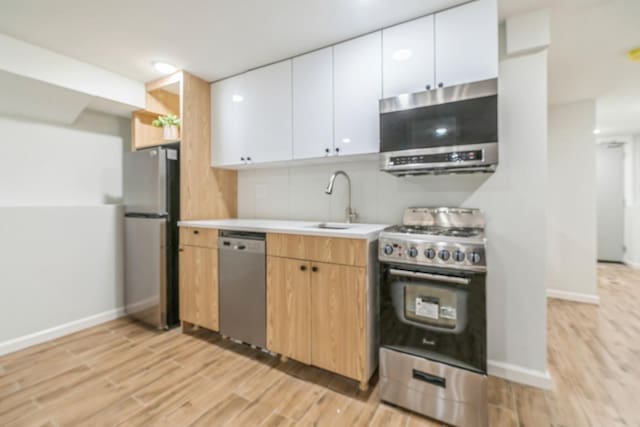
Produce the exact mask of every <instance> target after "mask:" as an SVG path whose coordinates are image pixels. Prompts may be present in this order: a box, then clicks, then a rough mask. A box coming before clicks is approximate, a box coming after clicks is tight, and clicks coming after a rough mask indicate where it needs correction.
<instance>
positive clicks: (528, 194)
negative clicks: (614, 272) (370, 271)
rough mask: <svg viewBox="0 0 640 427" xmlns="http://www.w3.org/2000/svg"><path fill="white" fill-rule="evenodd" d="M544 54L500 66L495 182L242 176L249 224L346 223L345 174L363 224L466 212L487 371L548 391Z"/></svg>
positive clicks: (363, 175) (273, 172)
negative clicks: (473, 221) (485, 270)
mask: <svg viewBox="0 0 640 427" xmlns="http://www.w3.org/2000/svg"><path fill="white" fill-rule="evenodd" d="M546 76H547V52H546V50H542V51H540V52H539V53H536V54H530V55H523V56H519V57H517V58H513V59H504V60H502V61H501V62H500V83H499V103H500V105H499V108H500V113H499V114H500V117H499V123H500V165H499V167H498V170H497V172H496V173H495V174H493V175H459V176H427V177H415V178H395V177H393V176H391V175H388V174H386V173H383V172H379V171H378V163H377V161H376V160H373V161H362V162H357V163H333V164H331V163H328V164H323V165H312V166H300V167H291V168H275V169H259V170H245V171H241V172H240V173H239V183H238V185H239V188H238V205H239V206H238V208H239V216H240V217H242V218H281V219H285V218H290V219H305V220H318V221H324V220H335V221H341V220H343V219H344V208H345V206H346V200H345V199H346V191H345V187H346V186H345V183H344V182H343V181H342V179H343V178H342V177H339V178H338V180H340V182H336V189H335V191H334V194H333V195H332V196H327V195H325V194H324V188H325V186H326V184H327V181H328V179H329V176H330V174H331V172H333V171H334V170H336V169H344V170H346V171H347V172H348V173H349V175H350V176H351V178H352V181H353V206H354V207H355V208H356V210H357V211H358V212H359V213H360V220H361V221H362V222H380V223H389V224H395V223H399V222H401V219H402V211H403V209H404V208H405V207H408V206H414V205H417V206H460V205H461V206H468V207H477V208H481V209H483V210H484V211H485V213H486V217H487V220H488V226H487V237H488V254H487V258H488V263H489V274H488V284H487V286H488V288H487V292H488V294H487V303H488V341H489V342H488V345H489V349H488V352H489V359H490V372H492V373H494V374H496V375H501V376H505V377H508V378H511V379H513V380H516V381H522V382H527V383H529V384H533V385H540V386H548V385H549V377H548V373H547V371H546V297H545V263H546V235H545V233H544V230H545V229H546V215H545V213H546V211H545V206H546V198H545V188H546V171H547V96H546V94H547V80H546Z"/></svg>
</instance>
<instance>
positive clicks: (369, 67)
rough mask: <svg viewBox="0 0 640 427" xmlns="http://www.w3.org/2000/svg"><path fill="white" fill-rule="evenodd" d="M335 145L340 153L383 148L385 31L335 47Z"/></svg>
mask: <svg viewBox="0 0 640 427" xmlns="http://www.w3.org/2000/svg"><path fill="white" fill-rule="evenodd" d="M333 60H334V64H333V76H334V123H335V135H334V145H335V148H334V150H336V151H337V152H338V153H339V154H341V155H342V154H363V153H377V152H379V150H380V120H379V117H378V116H379V113H378V111H379V109H378V101H379V99H380V97H381V95H382V32H380V31H378V32H375V33H372V34H368V35H366V36H363V37H358V38H356V39H353V40H349V41H347V42H344V43H340V44H337V45H335V46H334V50H333Z"/></svg>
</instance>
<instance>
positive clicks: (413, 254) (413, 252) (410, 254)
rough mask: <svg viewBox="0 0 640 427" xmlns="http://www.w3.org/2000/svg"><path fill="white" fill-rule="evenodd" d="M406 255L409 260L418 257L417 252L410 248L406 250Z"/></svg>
mask: <svg viewBox="0 0 640 427" xmlns="http://www.w3.org/2000/svg"><path fill="white" fill-rule="evenodd" d="M407 255H409V256H410V257H411V258H415V257H417V256H418V250H417V249H416V248H414V247H410V248H409V249H407Z"/></svg>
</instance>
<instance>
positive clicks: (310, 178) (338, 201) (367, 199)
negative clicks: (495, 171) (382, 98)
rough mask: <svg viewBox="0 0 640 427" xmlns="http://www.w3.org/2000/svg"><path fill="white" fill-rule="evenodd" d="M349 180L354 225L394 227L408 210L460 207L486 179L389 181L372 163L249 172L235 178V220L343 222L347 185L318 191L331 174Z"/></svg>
mask: <svg viewBox="0 0 640 427" xmlns="http://www.w3.org/2000/svg"><path fill="white" fill-rule="evenodd" d="M337 170H344V171H345V172H347V173H348V174H349V176H350V177H351V183H352V190H351V192H352V204H353V207H354V209H355V210H356V211H357V213H358V214H359V218H358V221H359V222H367V223H388V224H395V223H399V222H400V221H401V220H402V211H403V210H404V208H406V207H408V206H460V205H463V204H464V202H465V201H466V200H467V199H468V198H469V196H470V195H471V194H473V193H474V192H475V191H476V190H477V189H478V188H479V187H480V186H481V185H482V183H483V182H484V181H485V180H486V179H487V177H488V175H484V174H474V175H444V176H419V177H405V178H398V177H394V176H392V175H390V174H388V173H386V172H380V171H379V170H378V161H377V160H364V161H357V162H339V163H338V162H332V163H326V164H313V165H304V166H295V167H285V168H269V169H253V170H243V171H240V173H239V175H238V210H239V217H240V218H268V219H293V220H311V221H316V220H317V221H344V220H345V210H346V207H347V182H346V180H345V178H344V177H342V176H338V177H337V178H336V182H335V186H334V191H333V194H331V195H327V194H325V192H324V190H325V188H326V186H327V184H328V182H329V177H330V176H331V174H332V173H333V172H335V171H337Z"/></svg>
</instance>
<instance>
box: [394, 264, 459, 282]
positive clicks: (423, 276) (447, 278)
mask: <svg viewBox="0 0 640 427" xmlns="http://www.w3.org/2000/svg"><path fill="white" fill-rule="evenodd" d="M389 272H390V273H391V274H393V275H395V276H402V277H410V278H413V279H427V280H434V281H437V282H446V283H455V284H458V285H468V284H469V282H470V280H469V279H467V278H465V277H453V276H444V275H442V274H432V273H422V272H419V271H406V270H398V269H397V268H392V269H390V270H389Z"/></svg>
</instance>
